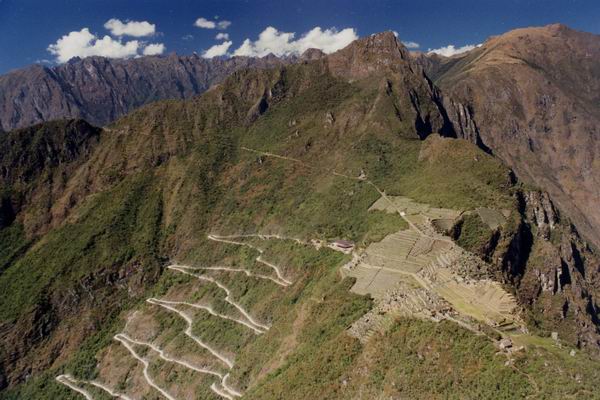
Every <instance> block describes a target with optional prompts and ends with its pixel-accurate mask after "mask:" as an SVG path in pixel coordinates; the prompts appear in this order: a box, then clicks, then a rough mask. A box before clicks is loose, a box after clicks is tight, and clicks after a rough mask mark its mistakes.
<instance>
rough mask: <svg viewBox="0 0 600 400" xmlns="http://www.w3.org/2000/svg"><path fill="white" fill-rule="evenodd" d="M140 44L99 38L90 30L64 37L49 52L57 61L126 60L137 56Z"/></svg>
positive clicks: (105, 37)
mask: <svg viewBox="0 0 600 400" xmlns="http://www.w3.org/2000/svg"><path fill="white" fill-rule="evenodd" d="M139 47H140V43H139V42H138V41H137V40H131V41H129V42H125V43H123V42H122V41H121V40H120V39H113V38H111V37H110V36H108V35H107V36H104V37H103V38H101V39H100V38H99V37H97V36H96V35H94V34H92V33H90V30H89V29H88V28H83V29H82V30H80V31H73V32H70V33H69V34H67V35H64V36H63V37H61V38H60V39H58V40H57V41H56V43H54V44H51V45H49V46H48V51H49V52H50V53H51V54H52V55H54V56H56V61H58V62H61V63H63V62H66V61H68V60H70V59H71V58H73V57H89V56H104V57H109V58H126V57H132V56H135V55H137V52H138V49H139Z"/></svg>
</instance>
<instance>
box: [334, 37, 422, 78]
mask: <svg viewBox="0 0 600 400" xmlns="http://www.w3.org/2000/svg"><path fill="white" fill-rule="evenodd" d="M328 61H329V67H330V70H331V71H332V72H333V73H334V74H335V75H341V76H347V77H350V78H354V79H360V78H364V77H367V76H369V75H371V74H373V73H378V72H386V71H395V70H398V69H402V68H404V67H406V65H407V64H409V63H410V56H409V53H408V50H407V49H406V47H404V45H403V44H402V42H400V40H398V38H396V36H395V35H394V33H393V32H391V31H386V32H382V33H377V34H373V35H370V36H367V37H365V38H362V39H359V40H356V41H354V42H352V43H351V44H350V45H348V46H346V47H345V48H343V49H342V50H339V51H337V52H335V53H333V54H331V55H329V56H328Z"/></svg>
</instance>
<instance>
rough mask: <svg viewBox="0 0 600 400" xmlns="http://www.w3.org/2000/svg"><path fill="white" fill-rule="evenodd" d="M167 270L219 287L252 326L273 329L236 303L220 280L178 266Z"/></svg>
mask: <svg viewBox="0 0 600 400" xmlns="http://www.w3.org/2000/svg"><path fill="white" fill-rule="evenodd" d="M167 268H168V269H172V270H174V271H178V272H181V273H183V274H186V275H189V276H193V277H194V278H196V279H199V280H201V281H206V282H210V283H214V284H215V285H217V286H218V287H219V289H221V290H222V291H224V292H225V301H226V302H227V303H229V304H231V305H232V306H234V307H235V308H237V309H238V311H239V312H240V313H242V315H243V316H244V317H246V319H247V320H248V321H250V323H251V324H252V325H254V326H255V327H257V328H260V329H264V330H269V329H270V328H271V327H270V326H268V325H265V324H262V323H260V322H258V321H256V320H255V319H254V318H252V316H251V315H250V314H249V313H248V311H246V310H244V308H243V307H242V306H241V305H240V304H239V303H237V302H236V301H234V300H233V299H232V298H231V291H230V290H229V289H228V288H227V286H225V285H223V284H222V283H221V282H219V281H218V280H216V279H214V278H211V277H209V276H204V275H198V274H193V273H191V272H189V271H186V270H185V268H181V267H179V266H176V265H169V266H168V267H167Z"/></svg>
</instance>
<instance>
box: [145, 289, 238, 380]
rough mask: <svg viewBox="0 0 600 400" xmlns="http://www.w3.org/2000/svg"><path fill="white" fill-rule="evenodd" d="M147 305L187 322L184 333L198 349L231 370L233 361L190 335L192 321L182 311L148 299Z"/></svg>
mask: <svg viewBox="0 0 600 400" xmlns="http://www.w3.org/2000/svg"><path fill="white" fill-rule="evenodd" d="M146 301H147V302H148V303H150V304H154V305H157V306H160V307H163V308H165V309H167V310H169V311H172V312H174V313H176V314H178V315H179V316H180V317H181V318H183V319H184V320H185V322H187V325H188V326H187V328H186V329H185V331H184V333H185V334H186V335H187V336H188V337H189V338H190V339H192V340H193V341H194V342H196V343H197V344H198V345H199V346H200V347H202V348H204V349H206V350H208V351H209V352H210V353H211V354H212V355H213V356H215V357H216V358H218V359H219V360H221V361H222V362H223V363H224V364H225V365H227V368H229V369H231V368H233V361H232V360H231V359H229V358H228V357H226V356H224V355H223V354H221V353H219V351H217V350H215V349H214V348H212V347H211V346H210V345H208V344H206V343H204V342H203V341H202V339H200V338H199V337H198V336H196V335H194V334H193V333H192V325H193V323H194V321H193V320H192V318H191V317H190V316H189V315H187V314H186V313H184V312H183V311H180V310H178V309H177V308H175V307H173V306H170V305H168V304H163V303H161V302H158V301H154V300H153V299H148V300H146Z"/></svg>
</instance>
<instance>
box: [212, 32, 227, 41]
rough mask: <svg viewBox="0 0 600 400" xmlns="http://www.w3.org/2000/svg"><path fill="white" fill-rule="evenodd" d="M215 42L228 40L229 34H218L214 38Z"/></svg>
mask: <svg viewBox="0 0 600 400" xmlns="http://www.w3.org/2000/svg"><path fill="white" fill-rule="evenodd" d="M215 39H217V40H229V33H224V32H219V33H217V36H215Z"/></svg>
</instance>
